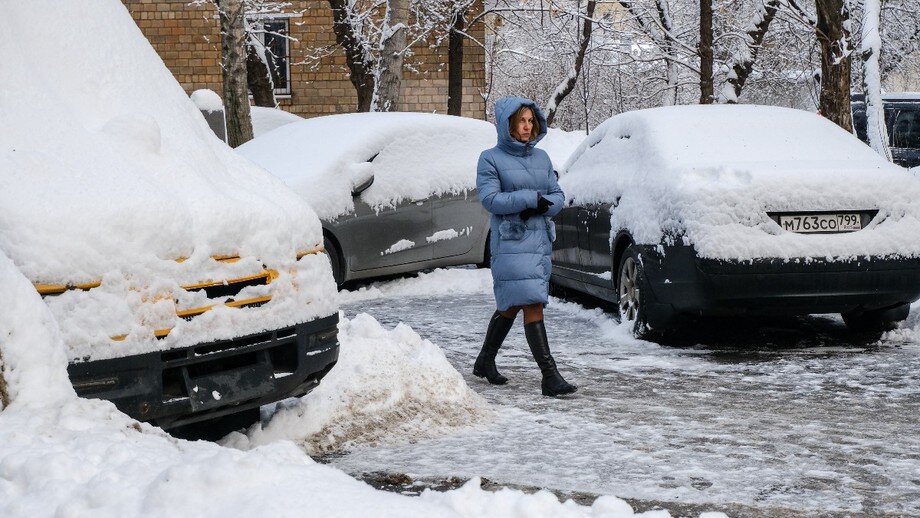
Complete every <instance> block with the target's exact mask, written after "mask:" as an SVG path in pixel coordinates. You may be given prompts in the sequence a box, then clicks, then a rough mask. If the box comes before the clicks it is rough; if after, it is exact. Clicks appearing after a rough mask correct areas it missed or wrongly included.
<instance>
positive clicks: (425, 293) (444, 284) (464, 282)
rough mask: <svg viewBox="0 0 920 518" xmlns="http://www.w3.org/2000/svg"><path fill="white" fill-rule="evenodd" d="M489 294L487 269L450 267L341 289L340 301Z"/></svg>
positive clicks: (342, 302) (490, 284) (348, 302)
mask: <svg viewBox="0 0 920 518" xmlns="http://www.w3.org/2000/svg"><path fill="white" fill-rule="evenodd" d="M473 293H492V274H491V273H490V272H489V270H487V269H475V268H473V269H470V268H450V269H440V268H439V269H436V270H432V271H431V272H422V273H419V274H418V276H417V277H412V278H405V279H397V280H395V281H385V282H377V283H373V284H371V285H369V286H362V287H361V288H359V289H357V290H355V291H340V292H339V303H340V304H354V303H357V302H361V301H364V300H373V299H379V298H383V297H432V296H436V297H443V296H445V295H469V294H473Z"/></svg>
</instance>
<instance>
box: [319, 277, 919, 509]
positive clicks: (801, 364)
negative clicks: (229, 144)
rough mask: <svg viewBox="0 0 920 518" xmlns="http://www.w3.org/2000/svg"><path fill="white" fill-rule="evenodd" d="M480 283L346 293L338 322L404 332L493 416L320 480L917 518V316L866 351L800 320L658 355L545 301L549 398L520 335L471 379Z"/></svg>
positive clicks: (701, 337) (855, 340) (680, 345)
mask: <svg viewBox="0 0 920 518" xmlns="http://www.w3.org/2000/svg"><path fill="white" fill-rule="evenodd" d="M490 285H491V279H490V278H489V272H488V270H465V269H460V270H436V271H435V272H433V273H431V274H422V275H421V276H420V277H418V278H415V279H399V280H395V281H390V282H385V283H379V284H376V285H373V286H371V287H370V288H363V289H361V290H360V291H357V292H351V293H348V292H343V294H342V295H343V310H344V312H345V315H346V316H347V317H349V318H351V317H353V316H354V315H355V314H357V313H360V312H367V313H369V314H371V315H373V316H374V317H375V318H376V319H378V320H379V321H380V323H381V324H383V325H384V327H387V328H390V327H393V326H395V325H397V324H398V323H400V322H402V323H405V324H408V325H409V326H411V327H412V328H413V329H414V330H415V331H416V332H418V333H419V334H420V335H421V336H422V337H423V338H426V339H428V340H430V341H431V342H433V343H434V344H437V345H439V346H440V347H441V348H443V350H444V352H445V354H446V357H447V359H448V360H449V361H450V363H451V364H453V365H454V367H456V368H457V370H458V371H459V372H460V373H462V375H463V377H464V378H465V379H466V382H467V383H468V384H469V386H470V387H471V388H473V389H474V390H475V391H477V392H479V394H481V395H482V396H483V397H484V398H485V400H486V401H488V402H489V403H491V404H492V407H493V408H494V409H495V412H496V415H497V417H496V418H495V419H493V420H490V421H488V422H487V423H486V424H480V425H477V426H476V427H473V428H470V429H467V430H463V431H461V432H457V431H456V430H452V431H449V432H445V433H446V435H444V436H442V437H440V438H434V439H427V440H422V441H413V442H412V443H411V444H409V443H406V442H405V441H402V442H400V441H399V440H394V441H391V442H390V443H389V444H390V445H389V446H380V445H379V443H377V444H378V445H377V446H373V447H370V446H368V447H362V446H360V445H354V444H353V445H352V446H351V448H350V450H349V451H347V452H346V453H345V454H343V455H341V456H335V457H333V458H332V459H331V462H332V465H334V466H335V467H338V468H340V469H342V470H344V471H346V472H349V473H355V474H357V473H362V472H370V471H388V472H397V473H408V474H411V475H414V476H420V477H446V476H459V477H472V476H483V477H487V478H489V479H491V480H493V481H497V482H501V483H509V484H521V485H532V486H543V487H550V488H557V489H562V490H576V491H587V492H594V493H601V494H614V495H617V496H620V497H628V498H638V499H647V500H664V501H675V502H689V503H709V504H729V503H737V504H743V505H749V506H755V507H757V508H759V509H764V510H768V511H769V510H774V511H776V510H779V511H780V512H782V510H783V509H786V510H796V511H800V512H805V513H806V514H807V513H809V512H810V511H819V510H820V511H843V512H863V513H867V514H870V515H874V514H878V513H882V512H891V513H899V514H900V513H905V514H912V515H913V514H918V513H920V438H918V436H917V433H916V426H917V415H918V414H920V395H918V391H917V387H918V386H920V345H918V342H920V334H917V332H916V327H917V321H918V319H917V318H916V316H914V317H913V318H912V320H911V321H910V322H909V326H908V327H907V328H905V329H904V330H901V331H897V332H894V333H891V334H889V335H887V336H885V337H882V339H881V340H880V339H879V337H878V336H877V335H876V336H853V335H850V334H849V333H848V332H847V331H846V330H845V328H843V325H842V323H841V322H839V320H837V319H834V318H831V317H813V318H807V319H795V320H780V321H770V322H748V321H745V322H731V323H715V324H711V325H708V326H706V327H701V328H699V329H693V330H690V331H689V332H688V333H684V334H683V335H682V336H681V337H679V339H676V340H674V342H675V343H669V344H666V345H658V344H654V343H649V342H642V341H637V340H634V339H632V338H631V337H629V335H628V334H627V333H626V330H625V328H624V327H621V326H619V325H618V324H617V323H616V321H615V320H614V319H613V317H612V316H611V315H610V314H608V313H604V312H603V311H601V310H600V309H589V308H586V307H585V306H583V305H581V304H576V303H572V302H558V301H553V303H552V304H551V305H550V306H549V307H548V308H547V311H546V319H547V323H548V332H549V337H550V343H551V346H552V347H553V350H554V351H555V356H556V360H557V362H558V363H559V364H560V369H561V371H562V373H563V374H564V375H565V376H566V377H567V378H568V379H569V380H570V381H572V382H574V383H576V384H578V385H579V391H578V393H577V394H576V395H575V397H573V398H570V399H549V398H543V397H541V396H540V395H539V373H538V370H537V368H536V366H535V365H534V363H533V360H532V359H531V358H530V355H529V352H528V350H527V346H526V342H525V341H524V337H523V333H522V332H520V330H519V329H518V328H515V330H513V331H512V333H511V335H510V336H509V338H508V340H507V341H506V345H505V347H504V348H503V349H502V353H501V354H500V356H499V366H500V368H501V370H502V372H503V373H504V374H505V375H506V376H508V377H509V378H510V382H509V384H508V385H507V386H504V387H493V386H490V385H488V384H486V383H485V382H483V381H481V380H479V379H478V378H475V377H473V376H472V375H471V372H470V371H471V365H472V363H473V359H474V358H475V355H476V353H477V352H478V348H479V346H480V344H481V341H482V337H483V335H484V332H485V329H484V325H485V323H486V321H487V319H488V317H489V316H490V314H491V313H492V311H493V308H494V306H493V301H492V295H491V292H490ZM582 302H584V301H582ZM914 312H915V313H916V312H917V308H915V310H914ZM911 326H912V327H911ZM400 433H402V432H400ZM435 435H436V434H435ZM397 439H398V438H397ZM384 442H386V441H384ZM714 507H715V508H718V505H714Z"/></svg>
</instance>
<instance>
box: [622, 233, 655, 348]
mask: <svg viewBox="0 0 920 518" xmlns="http://www.w3.org/2000/svg"><path fill="white" fill-rule="evenodd" d="M647 286H648V283H647V282H646V280H645V272H644V270H643V268H642V257H641V255H639V251H638V250H637V249H636V247H634V246H633V245H629V246H628V247H627V248H626V250H625V251H624V252H623V257H622V258H620V265H619V268H617V309H618V310H619V313H620V322H629V323H631V324H632V331H633V335H634V336H635V337H637V338H641V337H644V336H646V335H647V334H648V333H649V328H648V325H647V320H646V298H647V294H648V289H647Z"/></svg>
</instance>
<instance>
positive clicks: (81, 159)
mask: <svg viewBox="0 0 920 518" xmlns="http://www.w3.org/2000/svg"><path fill="white" fill-rule="evenodd" d="M83 9H84V11H83V12H82V13H81V15H82V16H83V17H84V18H83V19H82V20H81V22H80V23H79V24H76V25H75V24H73V23H72V20H67V19H65V18H62V19H60V20H57V19H49V20H46V23H42V24H38V25H36V24H33V23H29V21H28V17H27V15H26V14H23V13H24V12H26V11H23V10H19V11H17V10H14V11H13V13H10V14H9V16H14V17H20V19H15V18H14V19H12V20H11V19H6V20H4V21H5V22H6V23H5V24H4V25H5V26H6V27H8V28H11V30H12V34H9V33H7V34H5V37H4V38H3V39H2V40H0V50H2V51H3V54H4V55H6V56H7V57H6V58H4V65H3V67H2V68H0V84H3V85H4V86H3V94H2V95H0V120H2V121H3V124H2V125H0V250H2V252H3V253H4V255H6V256H8V257H9V258H10V259H11V260H12V261H13V262H14V264H15V265H16V267H17V268H18V269H19V270H20V271H21V272H22V273H23V274H24V275H25V276H26V277H27V278H28V279H29V280H31V281H32V282H33V283H34V285H35V289H36V290H37V291H38V292H39V293H40V294H41V295H42V297H43V298H44V301H45V303H46V304H47V306H48V308H49V309H50V312H51V314H52V315H53V317H54V319H55V320H56V321H57V324H58V325H59V327H60V329H61V332H62V334H63V342H64V344H65V345H66V347H67V354H68V356H69V358H68V359H69V361H70V366H69V374H70V377H71V381H72V383H73V386H74V388H75V389H76V391H77V393H78V394H79V395H81V396H85V397H92V398H102V399H108V400H111V401H112V402H114V403H115V405H116V406H117V407H118V408H119V409H120V410H122V411H123V412H125V413H126V414H128V415H130V416H132V417H135V418H137V419H139V420H143V421H151V422H153V423H155V424H157V425H159V426H162V427H164V428H177V427H181V426H183V425H188V424H192V423H198V422H203V421H209V422H214V421H215V420H221V419H222V418H226V419H223V422H224V423H227V422H233V421H235V422H236V423H238V424H239V423H241V422H244V421H246V420H254V419H257V418H258V410H259V406H260V405H262V404H266V403H269V402H272V401H277V400H279V399H283V398H286V397H290V396H295V395H301V394H304V393H306V392H308V391H310V390H311V389H312V388H313V387H314V386H316V384H317V383H318V382H319V380H320V379H321V378H322V377H323V376H324V375H325V374H326V372H328V371H329V369H330V368H331V367H332V366H333V365H334V364H335V362H336V360H337V358H338V342H337V327H336V325H337V322H338V317H337V305H336V304H337V303H336V294H335V284H334V282H333V279H332V276H331V272H330V269H329V266H328V261H327V259H326V257H325V254H323V253H322V252H323V247H322V239H323V238H322V230H321V226H320V224H319V219H318V218H317V217H316V215H315V214H314V213H313V212H312V211H311V210H310V208H309V207H308V206H307V205H306V204H305V203H303V201H302V200H301V199H300V197H299V196H297V195H296V194H295V193H294V192H292V191H291V190H290V189H288V188H287V187H286V186H285V185H284V184H283V183H282V182H280V181H279V180H277V179H276V178H274V177H272V176H271V175H270V174H268V173H267V172H265V171H263V170H261V169H259V168H257V167H254V166H253V165H252V164H251V163H249V162H248V161H246V160H244V159H242V158H241V157H239V156H238V155H237V154H236V153H234V152H233V150H232V149H230V148H228V147H227V146H226V145H224V144H223V143H222V142H220V141H219V140H218V139H216V138H215V137H214V135H213V134H212V133H211V131H210V130H209V129H208V127H207V125H206V124H205V122H204V120H203V119H202V116H201V114H200V113H199V112H198V110H197V109H196V108H195V106H194V105H193V103H192V102H191V101H190V100H189V98H188V96H186V94H185V92H183V90H182V88H181V87H180V86H179V85H178V83H176V81H175V79H174V78H173V76H172V74H170V72H169V70H167V68H166V67H165V66H164V65H163V62H162V61H161V60H160V58H159V57H158V56H157V54H156V52H155V51H154V50H153V48H152V47H151V46H150V44H149V43H148V42H147V40H146V39H145V38H144V37H143V35H142V34H141V32H140V30H139V29H138V28H137V26H136V25H135V24H134V22H133V20H132V19H131V16H130V15H129V13H128V11H127V10H126V9H125V7H124V6H123V5H122V4H120V3H118V2H107V3H104V2H94V3H90V4H87V5H86V6H85V7H84V8H83ZM86 31H89V32H90V33H103V32H104V33H105V34H106V40H107V41H108V42H109V44H110V45H109V48H108V50H107V51H106V52H104V53H100V52H99V49H98V47H97V45H96V43H95V42H94V41H93V39H92V38H86V36H85V34H86ZM37 63H38V64H40V66H38V65H36V64H37ZM125 71H130V73H126V72H125Z"/></svg>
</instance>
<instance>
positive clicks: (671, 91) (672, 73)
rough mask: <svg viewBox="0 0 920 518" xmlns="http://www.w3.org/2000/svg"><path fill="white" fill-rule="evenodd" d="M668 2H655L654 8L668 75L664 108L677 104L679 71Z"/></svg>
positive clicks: (663, 101)
mask: <svg viewBox="0 0 920 518" xmlns="http://www.w3.org/2000/svg"><path fill="white" fill-rule="evenodd" d="M667 2H668V0H655V7H656V9H657V10H658V21H659V23H660V24H661V28H662V44H661V48H662V51H663V52H664V56H665V57H664V64H665V68H666V70H667V74H668V78H667V81H668V87H667V89H666V90H665V91H664V98H663V99H662V104H663V105H664V106H674V105H675V104H677V83H678V81H679V80H680V70H679V69H678V68H677V67H678V64H677V62H676V61H675V60H674V49H675V48H676V47H677V43H676V42H675V41H674V34H673V33H672V32H671V31H672V24H671V11H670V9H669V8H668V3H667Z"/></svg>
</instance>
